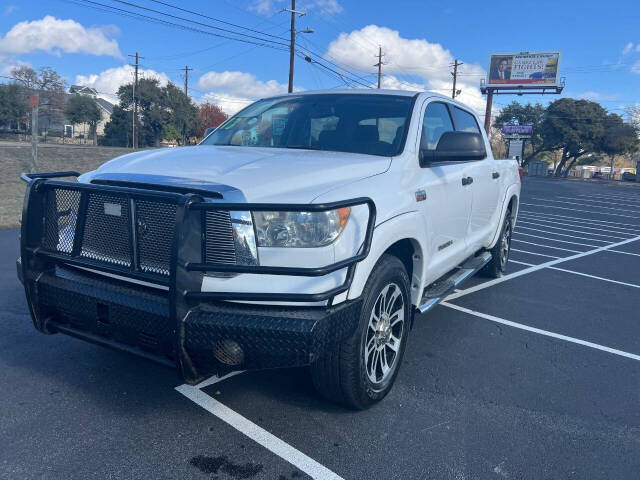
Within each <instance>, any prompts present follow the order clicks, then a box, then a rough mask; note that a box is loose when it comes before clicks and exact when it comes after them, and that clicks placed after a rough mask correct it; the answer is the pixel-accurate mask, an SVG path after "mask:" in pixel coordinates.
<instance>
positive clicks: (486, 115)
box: [484, 87, 493, 136]
mask: <svg viewBox="0 0 640 480" xmlns="http://www.w3.org/2000/svg"><path fill="white" fill-rule="evenodd" d="M492 108H493V88H491V87H487V110H486V111H485V113H484V130H485V132H487V136H488V135H489V133H491V110H492Z"/></svg>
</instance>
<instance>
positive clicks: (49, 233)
mask: <svg viewBox="0 0 640 480" xmlns="http://www.w3.org/2000/svg"><path fill="white" fill-rule="evenodd" d="M46 201H47V207H46V215H45V224H44V245H43V246H44V248H46V249H47V250H54V251H58V252H60V253H71V251H72V250H73V237H74V233H75V230H76V220H77V218H78V217H77V215H78V206H79V205H80V192H78V191H77V190H67V189H61V188H53V189H51V190H49V191H48V192H47V199H46Z"/></svg>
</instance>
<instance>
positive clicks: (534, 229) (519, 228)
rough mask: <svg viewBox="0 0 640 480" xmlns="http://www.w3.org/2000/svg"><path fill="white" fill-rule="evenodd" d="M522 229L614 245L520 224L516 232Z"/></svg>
mask: <svg viewBox="0 0 640 480" xmlns="http://www.w3.org/2000/svg"><path fill="white" fill-rule="evenodd" d="M522 229H525V230H533V231H534V232H540V233H549V234H551V235H558V236H559V237H567V238H577V239H578V240H591V241H594V242H603V243H613V242H610V241H609V240H600V239H598V238H586V237H578V236H575V235H568V234H566V233H557V232H550V231H548V230H540V229H538V228H531V227H522V226H520V224H518V226H517V227H516V228H515V229H514V230H522ZM578 245H580V244H578ZM589 246H595V245H589Z"/></svg>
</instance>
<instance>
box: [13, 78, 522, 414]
mask: <svg viewBox="0 0 640 480" xmlns="http://www.w3.org/2000/svg"><path fill="white" fill-rule="evenodd" d="M70 174H74V172H58V173H53V174H33V175H27V176H25V177H24V178H25V179H26V180H28V186H27V192H26V201H25V202H26V203H25V205H26V207H25V210H24V214H23V221H22V236H21V258H20V260H19V261H18V274H19V276H20V277H21V279H22V281H23V283H24V287H25V292H26V296H27V301H28V304H29V307H30V311H31V313H32V317H33V322H34V325H35V327H36V328H37V329H38V330H39V331H41V332H44V333H57V332H60V333H66V334H69V335H72V336H75V337H78V338H81V339H85V340H88V341H91V342H94V343H97V344H101V345H105V346H110V347H115V348H118V349H121V350H124V351H127V352H130V353H136V354H138V355H141V356H144V357H146V358H150V359H153V360H156V361H159V362H161V363H163V364H167V365H172V366H175V367H176V368H177V369H178V371H179V373H180V375H181V377H182V378H183V379H184V380H185V381H186V382H188V383H191V384H194V383H197V382H199V381H201V380H203V379H204V378H206V377H207V376H210V375H212V374H219V375H220V374H224V373H227V372H230V371H233V370H247V369H258V368H271V367H292V366H309V367H310V371H311V375H312V377H313V382H314V384H315V386H316V387H317V389H318V391H319V392H320V393H322V394H323V395H325V396H326V397H328V398H330V399H333V400H335V401H338V402H341V403H343V404H345V405H348V406H350V407H354V408H365V407H368V406H369V405H371V404H373V403H374V402H376V401H378V400H380V399H382V398H383V397H384V396H385V395H386V394H387V393H388V392H389V390H390V389H391V387H392V385H393V383H394V380H395V378H396V375H397V374H398V370H399V368H400V365H401V364H402V357H403V354H404V351H405V346H406V343H407V337H408V336H409V334H410V333H409V331H410V329H411V327H412V324H413V322H414V315H415V313H416V312H427V311H429V310H430V309H431V308H433V307H434V306H435V305H436V304H437V303H438V302H440V301H441V300H442V299H444V298H445V297H446V296H447V295H448V294H449V293H451V292H452V291H453V290H454V289H456V288H459V287H460V285H461V284H462V282H463V281H465V280H466V279H468V278H469V277H471V276H472V275H473V274H475V273H476V272H479V271H482V272H483V273H484V274H486V275H488V276H491V277H499V276H501V275H502V274H503V273H504V271H505V268H506V264H507V260H508V257H509V250H510V243H511V232H512V230H513V227H514V224H515V221H516V215H517V211H518V198H519V195H520V177H519V172H518V165H517V163H516V162H515V161H514V160H497V159H494V158H493V156H492V154H491V148H490V145H489V141H488V139H487V136H486V134H485V132H484V130H483V129H482V128H481V127H480V122H479V120H478V118H477V117H476V115H475V113H473V110H471V109H470V108H469V107H467V106H465V105H464V104H462V103H459V102H457V101H453V100H451V99H449V98H447V97H444V96H442V95H437V94H433V93H415V92H402V91H384V90H379V91H370V90H366V91H354V90H346V91H342V92H335V91H323V92H304V93H295V94H291V95H286V96H280V97H275V98H268V99H265V100H260V101H258V102H256V103H254V104H253V105H251V106H249V107H247V108H246V109H244V110H242V111H241V112H240V113H238V114H237V115H236V116H234V117H232V118H230V119H229V120H227V121H226V122H225V123H224V124H222V125H221V126H220V127H218V128H217V129H216V130H215V131H214V132H213V133H212V134H210V135H209V136H208V137H206V139H205V140H204V141H203V142H202V143H201V144H200V145H199V146H195V147H190V148H173V149H161V150H151V151H150V150H145V151H139V152H135V153H130V154H128V155H124V156H122V157H119V158H116V159H114V160H111V161H109V162H107V163H105V164H104V165H102V166H101V167H99V168H98V169H96V170H94V171H92V172H89V173H86V174H84V175H80V176H79V178H78V182H66V181H60V180H58V179H56V178H55V177H61V176H68V175H70Z"/></svg>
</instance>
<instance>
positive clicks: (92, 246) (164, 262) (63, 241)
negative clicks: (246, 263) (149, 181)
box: [42, 188, 236, 277]
mask: <svg viewBox="0 0 640 480" xmlns="http://www.w3.org/2000/svg"><path fill="white" fill-rule="evenodd" d="M83 196H84V198H83ZM83 202H85V203H86V214H85V215H82V214H81V213H80V212H81V211H82V210H83V208H82V205H83ZM176 212H177V206H176V205H175V203H172V202H170V201H163V200H162V199H156V198H155V197H152V198H151V197H144V198H137V197H136V196H135V195H131V196H129V195H119V194H113V193H111V192H106V191H105V192H102V191H99V190H91V191H85V192H83V193H81V192H80V191H79V190H74V189H72V188H51V189H49V190H48V192H47V195H46V206H45V221H44V232H43V239H42V242H43V247H44V248H45V249H46V250H50V251H54V252H56V253H61V254H66V255H69V256H70V257H71V256H77V257H80V258H85V259H88V260H91V261H94V262H99V263H105V264H108V265H112V266H118V267H122V268H124V269H131V270H132V271H138V272H144V273H148V274H152V275H158V276H161V277H168V276H169V270H170V262H171V248H172V243H173V235H174V230H175V222H176ZM78 215H82V216H83V218H78ZM203 215H204V216H205V218H204V220H205V221H204V230H205V231H204V242H203V257H204V258H203V260H204V261H206V262H209V263H224V264H235V263H236V256H235V246H234V240H233V230H232V228H231V219H230V215H229V212H228V211H218V210H216V211H207V212H206V213H204V214H203ZM134 228H135V230H133V229H134ZM80 232H82V233H81V240H80V241H79V242H77V244H74V240H75V237H76V233H78V235H80ZM134 234H135V235H134ZM133 238H135V240H136V242H135V243H136V245H133V243H134V242H133ZM74 248H75V249H76V250H75V251H74Z"/></svg>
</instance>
